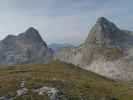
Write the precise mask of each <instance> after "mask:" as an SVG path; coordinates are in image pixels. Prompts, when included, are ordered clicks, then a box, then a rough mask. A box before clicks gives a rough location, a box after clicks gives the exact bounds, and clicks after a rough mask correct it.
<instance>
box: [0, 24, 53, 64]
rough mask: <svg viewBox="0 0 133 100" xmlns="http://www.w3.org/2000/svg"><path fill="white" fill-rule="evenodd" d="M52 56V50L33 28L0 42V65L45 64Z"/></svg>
mask: <svg viewBox="0 0 133 100" xmlns="http://www.w3.org/2000/svg"><path fill="white" fill-rule="evenodd" d="M52 55H53V53H52V50H51V49H49V48H48V46H47V44H46V43H45V42H44V41H43V39H42V38H41V36H40V34H39V32H38V31H37V30H36V29H34V28H33V27H30V28H29V29H27V30H26V31H25V32H24V33H21V34H19V35H18V36H14V35H8V36H7V37H6V38H5V39H4V40H2V41H0V65H14V64H26V63H47V62H49V61H50V59H51V58H52Z"/></svg>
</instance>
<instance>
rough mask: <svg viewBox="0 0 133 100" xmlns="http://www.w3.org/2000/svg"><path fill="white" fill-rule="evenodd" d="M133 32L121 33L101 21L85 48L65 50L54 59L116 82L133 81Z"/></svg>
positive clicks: (85, 43) (105, 21)
mask: <svg viewBox="0 0 133 100" xmlns="http://www.w3.org/2000/svg"><path fill="white" fill-rule="evenodd" d="M132 48H133V32H131V31H127V30H121V29H119V28H118V27H117V26H116V25H115V24H114V23H112V22H111V21H109V20H107V19H106V18H104V17H100V18H98V20H97V22H96V24H95V25H94V27H93V28H92V29H91V30H90V33H89V35H88V37H87V39H86V40H85V42H84V43H83V44H81V45H80V46H79V47H76V48H63V49H61V50H60V51H59V52H57V53H56V54H55V59H59V60H61V61H64V62H68V63H72V64H75V65H79V66H80V67H82V68H84V69H87V70H90V71H92V72H95V73H97V74H100V75H103V76H106V77H108V78H111V79H114V80H121V81H131V80H133V67H132V66H133V63H132V60H133V53H132V51H133V49H132Z"/></svg>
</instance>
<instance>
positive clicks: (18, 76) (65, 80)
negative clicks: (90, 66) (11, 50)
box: [0, 61, 133, 100]
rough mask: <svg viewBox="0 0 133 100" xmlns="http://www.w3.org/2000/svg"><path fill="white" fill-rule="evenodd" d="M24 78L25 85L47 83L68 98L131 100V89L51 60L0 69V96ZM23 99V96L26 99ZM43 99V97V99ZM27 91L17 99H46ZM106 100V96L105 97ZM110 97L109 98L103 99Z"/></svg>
mask: <svg viewBox="0 0 133 100" xmlns="http://www.w3.org/2000/svg"><path fill="white" fill-rule="evenodd" d="M22 79H25V80H26V81H27V87H29V88H32V87H33V86H34V85H48V86H53V87H57V88H59V89H61V90H63V91H64V94H65V95H67V96H69V97H70V100H80V98H81V97H82V98H86V99H85V100H104V99H102V98H104V97H107V98H109V97H112V96H117V97H118V98H119V100H133V89H131V88H130V87H128V86H126V85H125V84H119V83H116V82H113V81H111V80H108V79H106V78H103V77H101V76H98V75H96V74H94V73H91V72H88V71H85V70H82V69H80V68H78V67H76V66H74V65H71V64H63V63H60V62H58V61H54V62H53V63H51V64H47V65H17V66H14V67H13V68H7V69H3V68H1V70H0V95H5V94H7V93H8V94H9V95H15V92H14V91H15V90H16V89H17V88H18V85H19V82H20V81H21V80H22ZM26 98H27V99H26ZM44 98H45V99H44ZM46 98H47V97H46V96H45V97H38V96H37V95H35V94H32V93H31V94H30V93H29V95H28V96H26V97H23V98H17V100H21V99H24V100H47V99H48V98H47V99H46ZM105 100H106V99H105ZM107 100H110V99H107Z"/></svg>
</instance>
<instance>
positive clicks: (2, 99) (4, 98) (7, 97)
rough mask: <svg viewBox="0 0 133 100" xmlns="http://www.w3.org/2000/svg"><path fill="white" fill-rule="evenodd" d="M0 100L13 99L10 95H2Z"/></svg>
mask: <svg viewBox="0 0 133 100" xmlns="http://www.w3.org/2000/svg"><path fill="white" fill-rule="evenodd" d="M0 100H12V98H11V97H10V96H1V97H0Z"/></svg>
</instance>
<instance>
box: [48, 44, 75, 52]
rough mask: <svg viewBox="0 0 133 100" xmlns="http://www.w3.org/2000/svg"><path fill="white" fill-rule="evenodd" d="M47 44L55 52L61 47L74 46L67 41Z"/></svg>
mask: <svg viewBox="0 0 133 100" xmlns="http://www.w3.org/2000/svg"><path fill="white" fill-rule="evenodd" d="M48 46H49V48H52V49H53V50H54V51H55V52H57V51H58V50H59V49H61V48H67V47H74V45H72V44H69V43H63V44H59V43H52V44H50V45H48Z"/></svg>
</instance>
